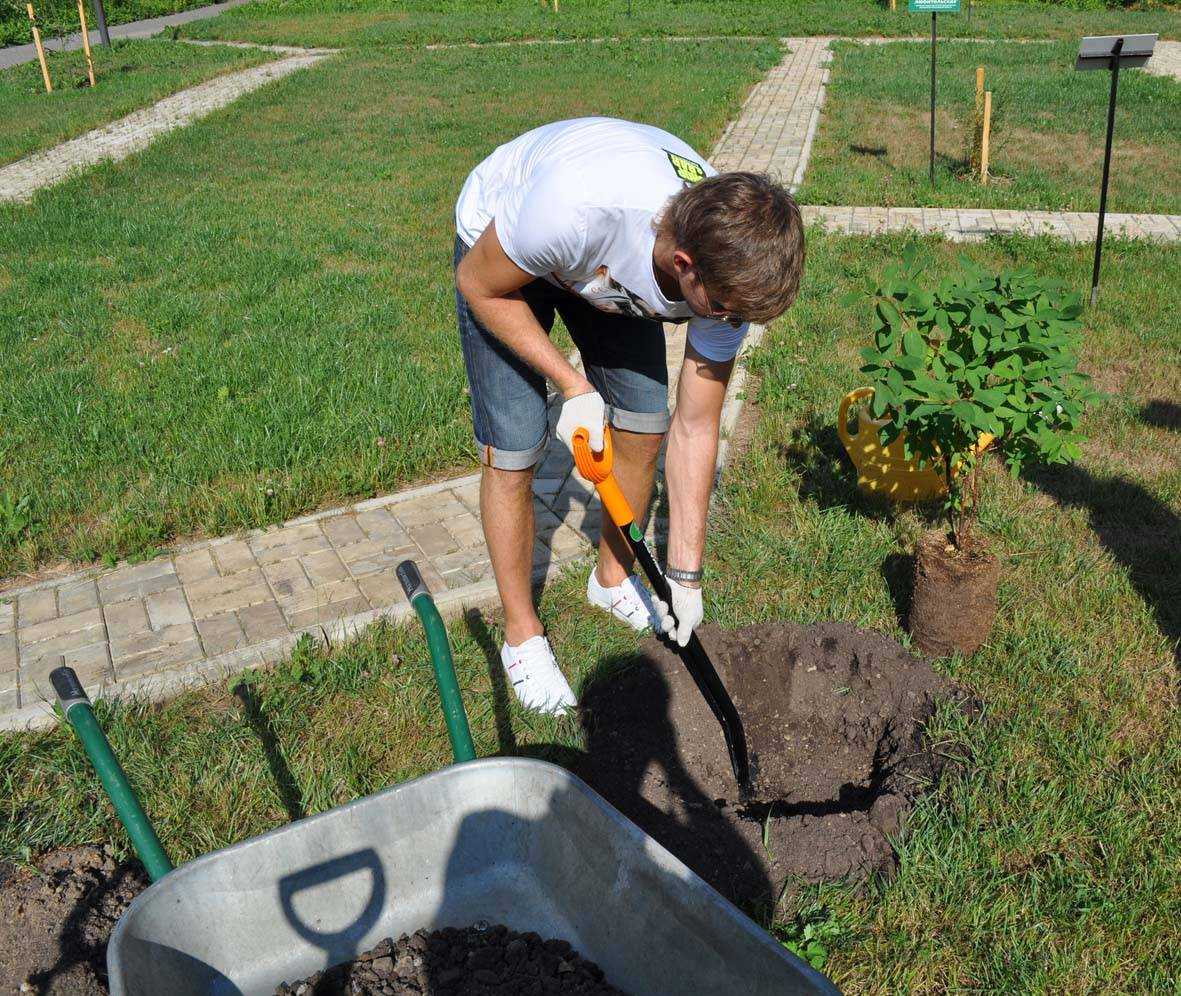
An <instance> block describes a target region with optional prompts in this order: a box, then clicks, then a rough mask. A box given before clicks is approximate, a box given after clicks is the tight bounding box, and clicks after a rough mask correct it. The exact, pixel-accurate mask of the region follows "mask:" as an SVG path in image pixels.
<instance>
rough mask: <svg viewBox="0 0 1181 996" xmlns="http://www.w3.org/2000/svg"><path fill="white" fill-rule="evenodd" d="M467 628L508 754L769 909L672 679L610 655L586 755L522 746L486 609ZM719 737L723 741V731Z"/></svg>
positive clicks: (592, 699)
mask: <svg viewBox="0 0 1181 996" xmlns="http://www.w3.org/2000/svg"><path fill="white" fill-rule="evenodd" d="M464 621H465V622H466V624H467V627H468V631H469V632H470V633H471V634H472V637H473V638H474V639H475V641H476V642H477V644H479V646H480V647H481V648H482V649H483V651H484V655H485V657H486V659H487V662H488V678H489V682H490V684H491V686H492V707H493V713H494V716H495V723H496V732H497V742H498V744H499V747H500V753H501V754H504V755H508V756H518V757H536V758H540V759H542V760H546V761H551V762H553V763H554V764H560V765H561V766H562V767H564V768H566V769H568V770H570V771H572V772H573V773H574V774H576V775H578V777H579V778H581V779H582V780H583V781H585V782H586V783H587V784H588V785H590V787H591V788H592V789H594V790H595V791H596V792H598V793H599V794H600V795H601V796H602V797H603V798H604V799H606V800H607V802H609V803H611V805H613V806H614V807H615V808H616V809H618V810H619V811H620V812H622V813H623V814H624V816H626V817H628V818H629V819H630V820H631V821H632V822H633V823H635V824H637V825H638V826H639V827H640V828H641V829H642V830H644V831H645V832H646V833H648V834H650V835H651V836H652V837H654V838H655V839H656V840H657V841H659V842H660V843H661V844H663V845H664V846H665V847H667V848H668V849H669V850H670V851H671V852H672V853H673V854H675V855H676V856H677V857H678V858H680V859H681V860H682V861H683V862H685V864H686V865H688V866H689V867H690V868H691V869H693V871H695V872H696V873H697V874H698V875H700V876H701V877H702V878H703V879H705V881H707V882H708V883H709V884H710V885H712V886H713V887H714V888H715V889H717V890H718V891H719V892H720V893H722V895H724V896H726V898H728V899H730V900H731V901H732V902H736V903H742V904H746V905H762V904H766V903H769V902H771V901H773V900H774V899H775V898H776V895H775V893H774V890H773V885H772V882H771V879H770V877H769V875H768V874H767V872H766V870H765V866H764V865H763V863H762V862H760V861H759V860H758V858H757V856H756V855H755V852H754V851H753V850H752V848H751V846H750V844H749V843H748V842H747V840H745V839H744V838H743V837H742V836H741V835H740V834H738V833H736V832H735V830H734V827H733V825H732V824H731V823H730V821H729V820H727V819H726V818H725V817H724V816H723V815H722V813H721V812H720V811H719V808H718V805H717V801H716V800H717V796H716V795H715V794H712V793H711V792H710V791H709V789H708V788H707V786H706V784H705V782H704V781H703V779H702V777H701V776H700V775H695V774H693V773H691V772H690V771H689V770H688V769H687V767H686V765H685V763H684V762H683V760H682V757H681V751H680V747H679V745H678V740H677V731H676V730H675V729H674V727H673V722H672V718H671V716H670V702H671V695H670V691H669V687H668V682H667V679H666V678H665V676H664V675H663V674H662V673H661V672H660V669H659V668H658V667H657V666H656V665H655V664H654V663H653V662H652V661H650V660H648V659H647V658H638V659H637V658H634V657H632V658H627V657H605V658H603V659H602V660H600V661H599V662H598V664H597V665H596V666H595V668H594V670H593V671H592V672H591V674H590V675H589V676H588V677H587V679H586V680H585V681H584V682H583V684H582V688H581V690H580V694H579V724H580V727H581V730H582V734H583V745H584V749H583V750H581V751H577V750H572V749H571V748H570V747H568V746H566V745H564V744H555V743H546V744H528V745H521V744H518V742H517V738H516V736H515V734H514V733H513V726H512V710H511V699H510V694H511V693H510V691H509V688H508V684H507V682H506V680H505V675H504V669H503V668H502V667H501V664H500V650H499V648H498V646H497V644H496V641H495V640H494V639H493V636H492V633H491V630H490V629H489V627H488V624H487V622H486V621H485V619H484V617H483V615H482V614H481V613H480V612H479V611H478V610H475V609H472V610H469V611H468V612H467V613H465V615H464ZM717 736H718V739H719V741H720V739H721V733H720V731H718V733H717ZM722 749H723V750H724V747H723V748H722ZM726 771H727V772H728V771H729V769H728V767H727V768H726ZM723 777H724V778H725V777H729V776H728V775H723Z"/></svg>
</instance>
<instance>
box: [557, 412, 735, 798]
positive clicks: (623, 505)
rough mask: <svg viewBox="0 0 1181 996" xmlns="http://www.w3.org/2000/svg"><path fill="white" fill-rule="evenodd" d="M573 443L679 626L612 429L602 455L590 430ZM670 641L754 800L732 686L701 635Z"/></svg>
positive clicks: (578, 462)
mask: <svg viewBox="0 0 1181 996" xmlns="http://www.w3.org/2000/svg"><path fill="white" fill-rule="evenodd" d="M572 441H573V450H574V463H575V465H576V466H577V467H578V472H579V473H580V474H581V475H582V476H583V477H584V478H586V479H587V480H588V481H590V482H591V483H592V484H593V485H594V486H595V488H596V489H597V490H598V492H599V497H600V498H602V499H603V508H605V509H606V510H607V514H608V515H610V516H611V520H612V521H613V522H614V523H615V525H617V526H618V527H619V531H620V532H621V533H623V535H624V537H625V538H626V539H627V542H628V544H629V545H630V546H631V548H632V553H634V554H635V557H636V560H638V561H639V563H640V566H641V567H642V568H643V569H644V574H645V575H647V577H648V583H649V584H651V585H652V590H653V591H654V592H655V593H656V597H657V598H659V599H660V600H661V601H663V602H664V603H665V604H666V605H667V606H669V613H670V615H672V616H673V619H674V621H675V620H676V615H675V614H674V613H673V611H672V594H671V592H670V591H669V587H668V581H667V580H666V579H665V576H664V573H663V572H662V571H661V570H660V567H659V565H658V564H657V563H656V558H655V557H653V556H652V551H651V550H649V549H648V544H647V543H645V542H644V534H643V532H642V531H641V530H640V527H639V526H638V525H636V521H635V516H634V515H632V510H631V506H630V505H629V504H628V501H627V498H625V497H624V494H623V491H622V490H620V487H619V482H618V481H616V480H615V475H614V474H613V473H612V471H611V467H612V462H613V456H612V450H611V429H610V428H609V427H607V426H604V427H603V451H602V452H601V453H595V452H594V451H593V450H592V449H591V448H590V432H589V430H587V429H584V428H578V429H575V430H574V437H573V440H572ZM668 642H669V643H670V644H671V646H672V647H673V649H674V650H676V652H677V654H678V655H679V656H680V658H681V661H682V662H683V663H684V665H685V667H686V669H687V670H688V671H689V674H690V675H692V677H693V681H694V682H695V683H696V685H697V689H698V691H700V692H701V694H702V696H703V697H704V698H705V701H706V704H707V705H708V706H709V708H710V711H711V712H712V713H713V714H714V717H715V718H716V719H717V721H718V722H719V723H720V724H721V727H722V735H723V736H724V737H725V738H726V750H727V751H729V754H730V767H731V768H732V769H733V770H734V778H735V779H736V780H737V782H738V789H739V792H740V793H741V795H742V796H744V797H745V796H747V795H749V794H750V761H749V759H748V757H747V752H746V730H744V729H743V727H742V717H740V716H739V715H738V710H737V709H735V708H734V702H733V700H732V699H731V698H730V694H729V693H728V692H727V691H726V686H725V685H723V684H722V679H721V678H720V677H718V672H717V670H716V669H715V668H714V666H713V662H712V661H711V660H710V659H709V655H708V654H707V653H706V652H705V647H703V646H702V645H701V641H700V640H699V639H697V634H696V633H692V634H691V635H690V636H689V642H688V643H687V644H685V646H683V647H682V646H679V645H678V644H677V643H676V641H675V640H670V641H668Z"/></svg>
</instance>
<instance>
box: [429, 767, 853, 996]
mask: <svg viewBox="0 0 1181 996" xmlns="http://www.w3.org/2000/svg"><path fill="white" fill-rule="evenodd" d="M482 763H485V762H475V764H477V765H479V764H482ZM502 763H503V762H502ZM515 765H516V766H515V767H514V768H513V769H511V775H510V772H509V769H507V768H501V769H500V771H499V772H493V773H491V777H492V778H498V779H499V781H500V785H499V793H498V794H497V795H496V797H495V798H496V799H500V800H502V801H500V802H497V801H495V799H494V797H493V791H494V786H492V785H487V786H485V787H484V788H483V790H482V791H478V790H477V791H473V792H471V793H469V794H467V795H466V797H465V801H466V802H467V803H468V805H467V809H466V812H464V813H463V814H462V816H461V817H460V818H459V820H458V824H457V826H455V827H454V828H448V832H447V833H446V834H445V839H446V841H447V842H448V853H447V861H446V867H445V871H444V872H443V874H442V876H441V884H442V889H441V895H440V897H439V900H438V902H437V904H436V907H435V911H434V917H433V920H434V924H436V925H439V926H444V927H446V928H450V929H444V930H442V931H440V934H439V935H436V936H435V937H434V938H427V939H425V942H424V944H423V947H422V948H421V949H420V950H424V957H423V959H422V968H421V970H420V972H421V974H420V980H421V981H420V985H421V987H422V991H424V992H431V993H435V992H437V993H440V994H442V993H459V992H464V993H466V992H476V991H478V992H512V993H522V994H526V993H538V994H540V993H548V992H558V991H574V990H575V988H577V991H579V992H587V993H595V994H602V996H606V994H607V993H618V992H619V990H618V989H614V988H608V986H619V987H622V988H623V989H625V990H626V991H628V992H631V993H636V994H639V993H649V994H653V996H656V994H661V996H663V994H673V993H697V994H703V996H730V994H732V993H735V992H739V991H740V992H743V993H752V994H759V996H764V994H765V996H771V994H772V993H776V994H779V993H799V994H812V993H815V994H822V993H823V994H826V996H828V994H834V993H835V992H836V990H835V989H833V988H832V986H831V984H829V983H828V981H827V980H826V979H824V978H823V976H821V975H819V973H817V972H815V971H814V970H812V969H811V968H810V967H809V966H807V965H805V964H803V963H802V962H800V961H799V960H798V959H796V958H794V957H793V956H791V955H789V954H788V953H786V952H785V951H784V949H783V947H782V946H781V945H780V944H778V943H777V942H776V941H775V940H774V939H772V938H771V937H769V936H768V935H767V934H766V933H765V932H763V931H762V930H761V929H760V928H759V927H758V926H757V925H756V924H754V923H753V922H751V921H750V919H749V918H747V917H746V916H744V915H743V914H742V913H741V912H740V911H738V910H736V909H734V907H733V906H731V905H729V904H726V903H723V902H721V901H720V900H719V899H718V897H717V895H716V893H714V892H713V891H712V890H711V889H709V888H708V887H707V886H706V884H705V883H703V882H701V881H700V880H699V879H697V878H696V877H694V876H690V875H688V874H687V873H686V871H685V868H684V867H683V865H682V864H681V863H680V862H678V861H677V860H676V857H678V856H675V855H670V854H668V853H664V852H663V851H661V850H660V849H658V848H654V847H652V846H651V843H650V842H649V841H646V840H645V838H644V836H643V834H641V833H640V832H639V831H638V830H637V829H636V827H635V826H633V825H630V824H629V823H628V822H627V821H626V820H625V819H623V818H622V817H621V816H620V815H619V813H617V812H615V811H613V810H612V809H611V808H610V807H609V806H604V805H603V804H602V801H601V800H600V799H598V798H597V797H596V796H595V794H594V793H593V792H592V791H588V789H587V787H586V786H585V785H583V784H581V783H580V782H579V781H578V779H577V778H573V777H571V776H570V774H569V773H567V772H562V771H560V770H559V769H558V768H555V767H553V766H550V765H537V764H535V762H532V761H517V762H515ZM465 767H466V766H465ZM466 770H467V772H468V773H469V774H471V775H472V776H473V777H474V776H475V772H476V770H477V769H476V768H474V767H466ZM485 777H488V776H485ZM506 779H507V780H509V781H510V782H511V791H510V790H509V784H506V783H505V782H506ZM469 925H471V926H469ZM502 925H503V926H502ZM504 927H507V928H508V929H509V930H512V931H515V932H518V933H519V934H521V935H523V936H520V937H517V938H514V939H510V938H509V937H508V935H507V934H506V932H505V930H504V929H503V928H504ZM571 946H572V947H573V948H574V949H575V951H576V952H577V953H578V955H580V956H581V958H579V957H572V956H571V954H570V947H571ZM472 949H475V952H476V954H474V955H473V954H470V953H466V952H468V951H471V950H472ZM719 953H722V955H723V956H722V957H719ZM567 959H569V960H568V961H567ZM582 959H588V960H590V961H592V962H594V963H596V964H597V966H598V968H599V969H600V970H601V971H602V972H603V973H605V976H606V979H605V981H604V980H603V979H602V977H601V976H599V975H598V974H597V973H596V972H595V971H594V970H593V969H589V968H588V966H586V963H585V962H584V961H582ZM529 963H531V964H529ZM457 965H459V966H462V965H467V966H483V967H482V968H481V969H480V970H479V971H475V972H472V973H471V976H470V979H469V978H465V976H467V973H466V972H465V971H464V970H463V969H462V968H458V967H457ZM569 972H573V973H577V975H572V976H570V978H571V979H577V980H578V985H577V986H574V985H570V986H569V987H567V986H564V985H559V982H558V980H559V978H561V973H569ZM469 987H470V988H469ZM416 991H417V990H416Z"/></svg>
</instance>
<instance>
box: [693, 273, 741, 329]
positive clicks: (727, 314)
mask: <svg viewBox="0 0 1181 996" xmlns="http://www.w3.org/2000/svg"><path fill="white" fill-rule="evenodd" d="M693 269H694V271H695V272H696V273H697V282H698V283H699V284H701V289H702V290H703V291H705V297H706V302H707V303H708V304H709V315H708V316H707V317H708V318H720V319H721V320H722V321H724V322H729V323H730V324H731V325H733V326H734V327H735V328H737V327H738V326H739V325H742V324H743V323H744V319H743V318H742V316H741V315H737V314H735V313H734V312H732V311H730V310H729V309H728V308H727V307H726V306H725V305H723V304H722V303H721V302H719V301H717V300H716V299H715V298H714V296H713V295H712V294H711V293H710V292H709V288H708V287H706V285H705V280H704V278H702V276H701V270H700V269H698V268H697V267H693Z"/></svg>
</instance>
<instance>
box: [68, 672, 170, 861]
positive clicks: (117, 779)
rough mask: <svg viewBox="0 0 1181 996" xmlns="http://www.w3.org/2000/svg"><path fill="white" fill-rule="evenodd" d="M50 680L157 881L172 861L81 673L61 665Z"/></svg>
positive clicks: (121, 820)
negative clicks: (99, 717)
mask: <svg viewBox="0 0 1181 996" xmlns="http://www.w3.org/2000/svg"><path fill="white" fill-rule="evenodd" d="M49 680H50V682H51V683H52V684H53V690H54V691H55V692H56V693H57V701H58V703H59V704H60V705H61V707H62V712H64V713H65V715H66V719H67V720H69V722H70V725H71V726H72V727H73V728H74V732H75V733H76V734H78V739H79V740H81V741H82V746H83V747H84V748H85V749H86V754H87V756H88V757H89V758H90V763H91V764H92V765H94V770H95V771H96V772H98V777H99V778H100V779H101V780H102V783H103V788H104V789H105V790H106V793H107V798H109V799H110V800H111V805H112V806H114V807H115V813H116V815H117V816H118V817H119V820H120V822H121V823H122V824H123V826H124V828H125V829H126V830H127V835H128V836H129V837H130V838H131V844H132V846H133V847H134V848H135V853H136V854H138V855H139V860H140V861H142V862H143V864H144V867H145V868H146V869H147V870H148V875H149V876H150V877H151V879H152V881H153V882H155V881H157V880H158V879H161V878H163V877H164V876H165V875H167V874H168V873H169V872H170V871H172V862H171V861H169V860H168V855H167V854H165V853H164V848H163V847H162V846H161V845H160V839H159V838H158V837H157V836H156V831H155V830H153V829H152V824H151V823H150V822H149V821H148V817H147V814H146V813H145V812H144V811H143V807H142V806H141V805H140V804H139V799H137V798H136V796H135V790H134V789H133V788H132V787H131V783H130V782H129V781H128V780H127V775H126V774H124V773H123V768H122V767H121V766H120V765H119V760H118V758H116V757H115V754H114V752H113V751H112V750H111V745H110V744H109V743H108V742H107V738H106V735H105V734H104V733H103V730H102V727H101V726H99V725H98V720H97V719H95V718H94V711H93V710H92V709H91V708H90V698H89V696H87V694H86V689H84V688H83V687H82V683H81V682H80V681H79V680H78V675H77V674H75V673H74V669H73V668H72V667H59V668H57V669H56V670H54V671H52V672H51V673H50V675H49Z"/></svg>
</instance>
